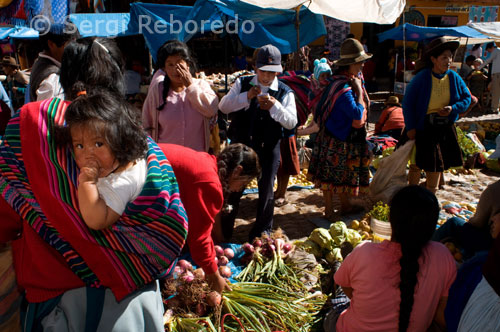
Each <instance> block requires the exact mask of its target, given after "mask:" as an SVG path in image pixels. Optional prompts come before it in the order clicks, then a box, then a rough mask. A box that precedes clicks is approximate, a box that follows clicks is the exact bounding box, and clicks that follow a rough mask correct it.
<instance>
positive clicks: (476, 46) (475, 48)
mask: <svg viewBox="0 0 500 332" xmlns="http://www.w3.org/2000/svg"><path fill="white" fill-rule="evenodd" d="M479 47H481V44H476V45H474V46H472V50H473V51H475V50H477V49H478V48H479Z"/></svg>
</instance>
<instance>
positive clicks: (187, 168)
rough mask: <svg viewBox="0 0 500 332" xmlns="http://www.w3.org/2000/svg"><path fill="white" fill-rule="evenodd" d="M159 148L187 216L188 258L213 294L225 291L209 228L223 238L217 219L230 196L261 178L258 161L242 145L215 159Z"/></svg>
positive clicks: (177, 147) (185, 150) (172, 147)
mask: <svg viewBox="0 0 500 332" xmlns="http://www.w3.org/2000/svg"><path fill="white" fill-rule="evenodd" d="M159 146H160V147H161V148H162V150H163V152H164V153H165V156H166V157H167V159H168V161H169V162H170V164H171V165H172V168H173V170H174V173H175V177H176V178H177V182H178V184H179V193H180V196H181V200H182V203H183V204H184V208H185V209H186V213H187V215H188V220H189V231H188V236H187V244H188V246H189V252H190V254H191V257H192V258H193V260H194V262H195V263H196V265H198V266H199V267H201V268H202V269H203V271H204V272H205V278H206V280H207V281H208V284H209V286H210V287H211V288H212V289H213V290H215V291H218V292H222V291H223V290H224V289H226V290H228V289H229V287H228V285H227V283H226V280H225V279H224V278H223V277H222V276H221V275H220V274H219V271H218V269H217V263H216V262H215V249H214V241H213V239H212V228H214V223H215V224H216V225H215V229H216V231H215V234H216V235H217V234H219V236H218V237H221V236H222V235H220V234H221V230H220V229H221V228H220V222H218V221H216V219H217V218H216V217H217V215H218V214H219V212H220V211H221V210H222V209H223V208H226V209H230V206H228V205H227V201H226V199H227V197H228V196H229V193H231V192H239V191H242V190H243V189H244V188H245V187H246V186H247V184H248V183H250V181H251V180H252V179H253V178H255V177H259V176H260V173H261V167H260V164H259V158H258V157H257V154H256V153H255V151H254V150H252V149H251V148H249V147H248V146H246V145H244V144H232V145H229V146H228V147H226V148H225V149H224V150H222V152H221V153H220V154H219V155H218V156H217V157H215V156H213V155H210V154H208V153H206V152H199V151H195V150H193V149H190V148H187V147H184V146H180V145H174V144H162V143H160V144H159ZM217 220H220V219H217Z"/></svg>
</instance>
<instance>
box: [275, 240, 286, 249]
mask: <svg viewBox="0 0 500 332" xmlns="http://www.w3.org/2000/svg"><path fill="white" fill-rule="evenodd" d="M284 244H285V241H283V239H276V240H274V245H275V246H276V248H277V249H278V250H280V251H281V248H283V245H284Z"/></svg>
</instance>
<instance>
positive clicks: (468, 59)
mask: <svg viewBox="0 0 500 332" xmlns="http://www.w3.org/2000/svg"><path fill="white" fill-rule="evenodd" d="M474 60H476V56H475V55H469V56H467V57H466V58H465V62H469V61H474Z"/></svg>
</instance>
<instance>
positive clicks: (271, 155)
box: [219, 45, 297, 240]
mask: <svg viewBox="0 0 500 332" xmlns="http://www.w3.org/2000/svg"><path fill="white" fill-rule="evenodd" d="M255 62H256V73H257V75H255V76H247V77H242V78H239V79H238V80H237V81H236V82H235V84H234V85H233V87H232V88H231V90H230V91H229V93H228V94H227V95H225V96H224V97H223V98H222V99H221V101H220V103H219V109H220V110H221V112H222V113H225V114H229V113H232V119H231V125H230V127H229V130H228V137H229V138H230V139H231V142H232V143H243V144H246V145H248V146H250V147H251V148H253V149H254V150H255V152H257V155H258V156H259V161H260V164H261V167H262V176H261V178H260V179H259V182H258V184H259V201H258V205H257V217H256V219H255V224H254V227H253V228H252V230H251V231H250V234H249V240H253V239H254V238H255V237H258V236H261V234H262V233H263V232H264V233H268V232H270V231H271V229H272V225H273V215H274V190H273V186H274V179H275V177H276V173H277V171H278V166H279V163H280V142H281V139H282V138H283V137H284V131H285V130H286V129H288V130H291V129H293V128H295V126H296V124H297V110H296V107H295V97H294V94H293V91H292V90H291V89H290V88H289V87H288V86H286V85H285V84H284V83H282V82H280V81H279V80H278V79H277V76H278V74H279V73H280V72H282V71H283V68H282V66H281V53H280V51H279V50H278V48H277V47H275V46H273V45H265V46H262V48H261V49H260V50H259V51H258V53H257V56H256V61H255ZM242 193H243V192H240V193H234V194H232V195H231V196H230V197H229V199H228V203H229V204H230V205H232V207H233V210H232V211H231V212H230V213H229V214H225V215H224V214H223V215H222V216H221V226H222V233H223V237H224V239H225V240H229V239H230V238H231V235H232V232H233V226H234V219H235V218H236V215H237V213H238V205H239V201H240V198H241V195H242Z"/></svg>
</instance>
